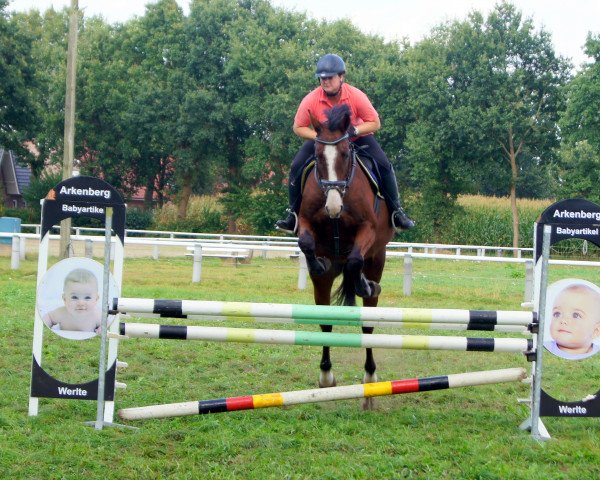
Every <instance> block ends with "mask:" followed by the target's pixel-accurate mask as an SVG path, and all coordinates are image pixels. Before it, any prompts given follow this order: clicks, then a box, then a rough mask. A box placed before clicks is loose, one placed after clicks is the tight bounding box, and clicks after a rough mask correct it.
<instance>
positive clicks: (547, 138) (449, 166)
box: [410, 3, 570, 248]
mask: <svg viewBox="0 0 600 480" xmlns="http://www.w3.org/2000/svg"><path fill="white" fill-rule="evenodd" d="M416 48H417V50H418V51H421V54H420V55H417V58H418V60H419V63H414V64H413V68H412V70H413V71H416V72H417V73H416V80H417V82H416V85H417V92H418V93H419V99H420V101H417V102H416V105H415V116H416V118H417V125H421V124H423V123H425V125H421V126H420V127H419V128H418V129H417V130H414V131H413V137H412V138H411V139H410V143H411V144H412V146H413V148H414V146H415V144H417V145H419V146H420V148H421V151H425V152H427V154H428V155H432V156H433V158H423V155H419V156H416V157H415V156H414V155H413V157H414V158H413V160H418V161H420V162H425V164H426V165H428V167H424V168H426V169H427V170H428V173H430V174H432V175H434V180H431V181H430V182H433V184H434V183H437V184H438V185H439V187H441V188H444V187H446V189H445V190H444V192H447V193H448V198H449V199H452V198H453V195H455V194H456V193H457V191H460V190H461V188H463V187H461V185H460V184H461V183H465V184H466V185H464V186H468V185H469V184H470V185H471V188H473V187H477V182H478V177H479V178H481V177H482V175H481V174H479V175H478V172H484V175H486V176H487V177H488V178H489V177H491V175H489V172H490V171H494V172H497V173H498V174H499V175H498V180H499V181H503V182H506V183H505V190H504V191H506V192H507V193H509V195H510V198H511V206H512V216H513V246H514V247H515V248H517V247H518V246H519V228H518V224H519V218H518V210H517V203H516V199H517V189H518V186H519V180H520V178H521V175H522V173H523V172H524V168H525V167H526V166H527V167H528V168H530V169H532V171H537V175H539V176H541V177H545V178H547V175H548V170H547V168H546V166H547V165H548V164H551V163H552V161H553V160H554V156H555V154H554V152H555V148H556V147H557V145H558V129H557V120H558V115H559V112H560V110H561V109H562V106H563V96H562V91H561V87H562V86H563V85H564V84H565V83H566V82H567V80H568V78H569V74H568V72H569V68H570V65H569V63H568V62H567V61H566V60H564V59H562V58H560V57H557V56H556V55H555V53H554V51H553V48H552V44H551V39H550V35H549V34H548V33H547V32H545V31H543V30H542V31H540V32H536V31H535V30H534V27H533V22H532V20H531V19H526V20H523V19H522V16H521V14H520V12H518V11H517V10H516V9H515V7H514V6H513V5H511V4H509V3H501V4H499V5H497V6H496V7H495V9H494V11H492V12H491V13H490V15H489V16H488V18H487V20H485V21H484V20H483V17H482V16H481V14H479V13H477V12H473V13H472V14H471V15H470V16H469V18H468V20H467V21H463V22H453V23H451V24H448V25H445V26H442V27H440V28H439V29H437V30H436V32H434V35H433V36H432V38H431V39H429V40H427V41H426V43H424V44H423V45H421V46H417V47H416ZM427 51H432V52H433V55H432V56H431V58H427V54H426V53H425V52H427ZM420 62H422V63H420ZM423 65H426V66H427V68H423ZM422 75H427V76H426V77H422ZM428 85H433V86H434V88H433V91H431V92H430V93H429V94H427V92H426V91H425V89H426V88H428V87H427V86H428ZM422 143H425V144H427V145H429V151H427V149H426V150H423V145H421V144H422ZM417 151H419V150H417ZM415 166H416V165H415ZM436 167H437V168H436ZM440 167H441V168H440ZM457 187H459V188H457ZM441 204H443V202H441Z"/></svg>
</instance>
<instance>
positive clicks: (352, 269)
mask: <svg viewBox="0 0 600 480" xmlns="http://www.w3.org/2000/svg"><path fill="white" fill-rule="evenodd" d="M364 264H365V261H364V258H363V256H362V255H361V254H360V252H359V251H358V249H357V248H355V249H353V250H352V253H351V254H350V255H349V256H348V263H347V264H346V268H347V269H348V273H349V275H350V278H352V281H353V282H354V290H355V291H356V294H357V295H358V296H359V297H362V298H371V297H378V296H379V294H380V293H381V287H380V286H379V284H378V283H377V282H373V281H371V280H369V279H367V277H365V275H364V273H363V272H362V269H363V266H364Z"/></svg>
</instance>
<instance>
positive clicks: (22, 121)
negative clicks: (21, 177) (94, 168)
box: [0, 0, 39, 175]
mask: <svg viewBox="0 0 600 480" xmlns="http://www.w3.org/2000/svg"><path fill="white" fill-rule="evenodd" d="M7 5H8V2H7V1H6V0H0V145H1V146H2V147H4V148H10V149H12V150H15V151H16V152H17V153H18V154H19V155H20V156H24V157H26V158H29V156H30V155H29V152H28V150H27V149H26V148H24V146H23V142H24V141H25V140H27V139H28V138H30V136H31V132H32V128H31V127H32V125H35V124H36V123H37V108H36V106H35V101H34V95H33V94H32V90H33V89H34V88H35V84H36V83H35V74H34V66H33V64H32V62H31V61H30V59H31V51H32V43H33V39H32V37H31V35H28V34H27V32H25V31H23V30H22V29H20V28H19V26H18V25H17V24H16V23H15V21H14V20H13V19H12V18H9V16H8V14H7V13H6V7H7ZM38 174H39V172H38V171H37V170H34V175H38Z"/></svg>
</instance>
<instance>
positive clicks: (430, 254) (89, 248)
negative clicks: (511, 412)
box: [0, 225, 600, 303]
mask: <svg viewBox="0 0 600 480" xmlns="http://www.w3.org/2000/svg"><path fill="white" fill-rule="evenodd" d="M23 227H29V228H35V229H36V233H11V232H8V233H1V232H0V238H2V237H4V238H11V239H12V241H11V269H13V270H16V269H18V268H19V267H20V260H22V259H24V258H25V254H26V250H27V245H26V242H27V240H28V239H31V240H35V241H37V242H39V226H38V225H23ZM74 231H75V234H74V235H72V236H71V241H72V242H84V245H85V256H87V257H92V256H93V244H94V243H103V242H104V237H103V236H100V235H83V234H82V232H84V231H90V232H99V233H103V231H104V229H101V228H88V227H85V228H84V227H76V228H74ZM127 232H128V233H130V234H132V233H134V234H151V233H152V234H154V233H156V234H162V235H164V237H160V238H157V237H134V236H128V237H126V238H125V246H126V247H127V246H135V245H139V246H143V245H145V246H151V247H152V258H154V259H156V260H157V259H158V258H159V257H160V249H161V248H167V247H176V248H184V249H185V250H184V253H183V254H184V255H186V253H185V252H187V255H189V256H190V257H192V258H193V263H192V282H193V283H198V282H200V281H201V275H202V259H203V258H204V257H219V258H221V259H233V260H234V261H235V264H236V265H237V263H238V261H240V260H249V259H251V258H252V257H253V255H254V254H255V253H257V252H258V253H261V254H262V256H263V257H264V258H266V257H267V253H268V252H278V253H279V254H282V253H283V254H287V255H288V256H289V257H292V258H295V257H298V258H299V268H298V289H301V290H302V289H305V288H306V285H307V280H308V269H307V266H306V259H305V258H304V255H303V254H302V253H301V251H300V249H299V247H298V244H297V240H298V239H297V238H294V237H273V236H259V235H256V236H251V235H229V234H206V233H205V234H197V233H185V232H184V233H181V232H159V231H148V230H128V231H127ZM50 239H51V240H58V239H59V236H58V235H50ZM402 250H404V251H402ZM438 251H445V252H447V251H454V253H453V254H447V253H437V252H438ZM465 251H472V252H476V253H477V254H476V255H464V254H463V252H465ZM505 251H509V252H512V251H514V249H512V248H509V247H493V246H478V245H445V244H427V243H406V242H390V243H389V244H388V248H387V256H388V257H389V258H393V257H402V258H404V287H403V293H404V295H406V296H410V295H411V294H412V283H413V276H414V275H413V273H414V272H413V270H414V267H413V259H417V258H427V259H439V260H455V261H471V262H499V263H520V264H523V265H524V266H525V289H524V303H527V302H531V300H532V297H533V260H532V259H531V258H524V257H522V256H521V252H524V253H525V252H526V253H528V254H531V253H532V249H531V248H522V249H519V256H518V257H516V258H515V257H504V256H502V254H503V253H504V252H505ZM488 252H495V253H496V256H489V255H486V253H488ZM178 254H181V253H178ZM550 263H551V264H557V265H571V266H586V267H600V262H590V261H580V260H550Z"/></svg>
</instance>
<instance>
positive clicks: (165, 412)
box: [119, 368, 527, 420]
mask: <svg viewBox="0 0 600 480" xmlns="http://www.w3.org/2000/svg"><path fill="white" fill-rule="evenodd" d="M526 375H527V374H526V372H525V369H524V368H508V369H503V370H487V371H480V372H468V373H459V374H453V375H445V376H440V377H426V378H413V379H408V380H392V381H390V382H376V383H366V384H359V385H348V386H342V387H331V388H318V389H313V390H297V391H292V392H280V393H267V394H263V395H247V396H243V397H228V398H219V399H215V400H200V401H194V402H183V403H171V404H164V405H151V406H147V407H134V408H124V409H121V410H119V417H120V418H122V419H123V420H143V419H149V418H167V417H181V416H186V415H198V414H207V413H221V412H232V411H236V410H252V409H255V408H269V407H281V406H284V405H298V404H302V403H315V402H328V401H332V400H348V399H353V398H369V397H380V396H384V395H398V394H402V393H415V392H426V391H431V390H443V389H447V388H458V387H469V386H474V385H488V384H493V383H505V382H516V381H519V380H523V379H524V378H525V377H526Z"/></svg>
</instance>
